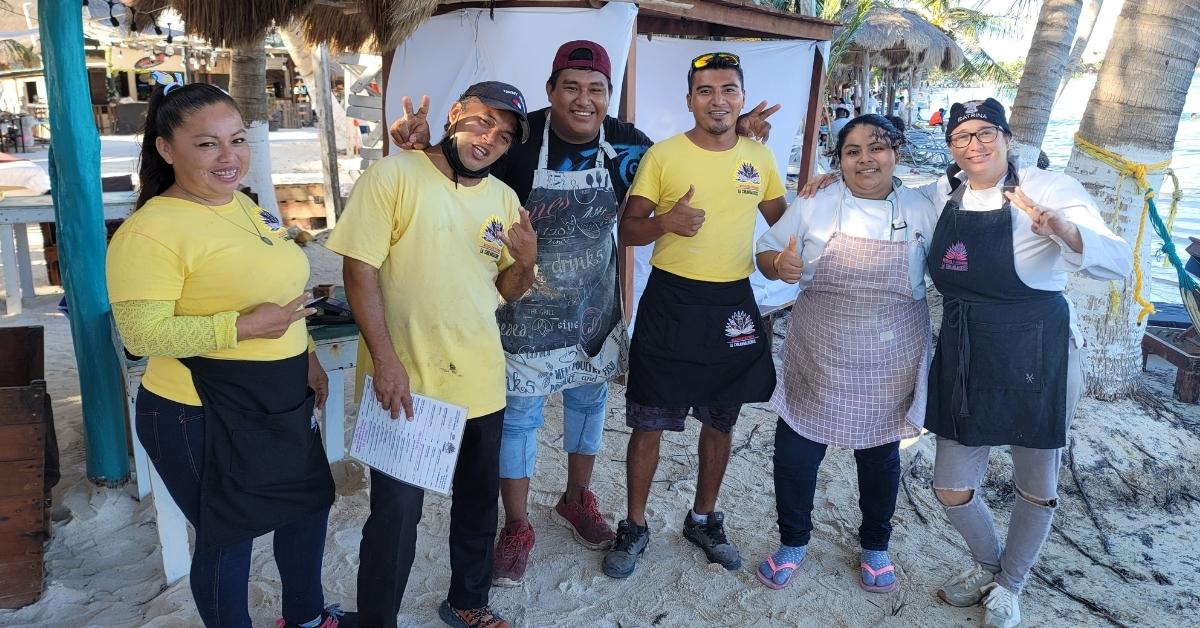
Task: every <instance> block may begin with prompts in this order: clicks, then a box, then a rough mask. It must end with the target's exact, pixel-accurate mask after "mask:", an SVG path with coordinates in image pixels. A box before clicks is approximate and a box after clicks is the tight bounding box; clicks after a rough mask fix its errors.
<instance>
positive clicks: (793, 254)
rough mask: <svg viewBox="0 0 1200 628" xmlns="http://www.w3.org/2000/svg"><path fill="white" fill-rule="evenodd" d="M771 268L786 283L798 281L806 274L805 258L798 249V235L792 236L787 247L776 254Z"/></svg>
mask: <svg viewBox="0 0 1200 628" xmlns="http://www.w3.org/2000/svg"><path fill="white" fill-rule="evenodd" d="M771 268H772V270H774V271H775V276H776V277H778V278H779V279H780V280H782V281H784V282H786V283H796V282H798V281H800V278H801V277H803V276H804V260H802V259H800V254H799V253H798V252H797V250H796V236H794V235H793V236H790V237H789V238H788V245H787V248H785V249H784V250H782V251H780V252H778V253H776V254H775V259H774V260H772V261H771Z"/></svg>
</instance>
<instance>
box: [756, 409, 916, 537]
mask: <svg viewBox="0 0 1200 628" xmlns="http://www.w3.org/2000/svg"><path fill="white" fill-rule="evenodd" d="M825 449H826V446H825V445H824V444H822V443H818V442H815V441H811V440H809V439H807V438H805V437H803V436H801V435H799V434H797V433H796V431H795V430H793V429H792V428H791V427H789V426H788V424H787V423H786V422H784V420H783V419H782V418H781V419H779V420H778V421H777V422H776V424H775V460H774V462H775V508H776V510H777V511H778V513H779V538H780V542H782V543H783V544H784V545H791V546H793V547H799V546H801V545H808V540H809V538H810V537H811V536H812V530H813V522H812V510H813V497H814V495H815V494H816V491H817V469H819V468H820V466H821V461H822V460H823V459H824V458H825ZM854 462H855V463H856V465H857V466H858V495H859V497H858V507H859V510H860V511H861V512H862V525H860V526H859V528H858V541H859V544H860V545H862V548H863V549H868V550H886V549H887V548H888V541H890V540H891V537H892V515H893V514H895V512H896V495H897V492H898V491H899V490H900V441H896V442H894V443H885V444H883V445H880V446H878V447H871V448H869V449H856V450H854Z"/></svg>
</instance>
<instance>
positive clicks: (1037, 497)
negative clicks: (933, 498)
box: [933, 344, 1084, 593]
mask: <svg viewBox="0 0 1200 628" xmlns="http://www.w3.org/2000/svg"><path fill="white" fill-rule="evenodd" d="M1083 363H1084V356H1083V352H1082V350H1078V349H1076V348H1075V346H1074V345H1073V344H1072V346H1071V348H1070V350H1069V351H1068V353H1067V427H1068V429H1069V428H1070V422H1071V417H1073V416H1075V408H1076V407H1077V406H1078V403H1079V398H1080V397H1081V396H1082V395H1083V384H1084V367H1083ZM991 449H992V448H991V447H987V446H981V447H970V446H967V445H963V444H962V443H959V442H958V441H955V440H953V439H949V438H942V437H940V436H939V437H938V439H937V454H936V459H935V461H934V465H933V488H934V490H948V491H968V490H969V491H972V495H971V499H970V501H968V502H967V503H965V504H961V505H958V506H943V507H944V508H945V510H946V516H947V517H949V519H950V523H951V524H953V525H954V528H955V529H956V530H958V533H959V534H961V535H962V537H963V540H965V541H966V542H967V547H968V548H970V550H971V555H972V556H973V557H974V558H975V562H977V563H979V564H980V566H982V567H983V568H984V569H986V570H987V571H990V572H992V573H994V574H996V582H997V583H999V584H1000V586H1003V587H1004V588H1006V589H1008V590H1010V591H1012V592H1014V593H1020V592H1021V589H1022V587H1024V586H1025V580H1026V578H1028V577H1029V571H1030V570H1031V569H1032V568H1033V565H1034V563H1036V562H1037V558H1038V554H1039V553H1040V552H1041V551H1042V545H1044V544H1045V543H1046V538H1047V537H1048V536H1049V535H1050V524H1051V522H1052V521H1053V518H1054V510H1055V508H1056V507H1057V506H1058V467H1059V461H1060V459H1061V457H1062V449H1061V448H1060V449H1032V448H1029V447H1018V446H1016V445H1011V446H1009V449H1010V454H1011V455H1012V462H1013V485H1014V486H1015V488H1016V491H1015V492H1016V494H1017V499H1016V504H1015V505H1014V506H1013V511H1012V517H1011V518H1010V519H1009V522H1008V536H1007V537H1006V538H1005V540H1004V543H1003V545H1002V544H1001V543H1000V538H999V536H997V534H996V526H995V523H994V522H993V521H992V513H991V511H990V510H989V509H988V507H987V503H986V502H985V501H984V500H983V498H982V497H980V495H979V487H980V485H981V484H982V483H983V476H984V473H985V472H987V467H988V456H989V454H990V453H991Z"/></svg>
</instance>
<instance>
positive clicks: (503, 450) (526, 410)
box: [500, 382, 608, 480]
mask: <svg viewBox="0 0 1200 628" xmlns="http://www.w3.org/2000/svg"><path fill="white" fill-rule="evenodd" d="M562 397H563V449H564V450H566V452H567V453H568V454H583V455H585V456H594V455H596V452H598V451H600V443H601V440H602V438H603V436H604V403H605V401H606V400H607V399H608V383H607V382H601V383H599V384H585V385H583V386H576V387H574V388H567V389H565V390H563V391H562ZM507 403H508V405H507V406H506V407H505V409H504V437H503V439H502V440H501V441H500V477H501V478H504V479H506V480H519V479H522V478H528V477H533V469H534V464H535V462H536V461H537V433H538V430H539V429H541V427H542V425H543V424H544V423H545V422H546V419H545V415H544V414H543V408H544V407H545V405H546V396H534V397H518V396H514V395H509V396H508V400H507Z"/></svg>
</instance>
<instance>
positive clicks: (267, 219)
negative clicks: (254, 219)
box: [258, 209, 292, 240]
mask: <svg viewBox="0 0 1200 628" xmlns="http://www.w3.org/2000/svg"><path fill="white" fill-rule="evenodd" d="M258 217H259V218H261V219H262V221H263V224H264V225H266V226H267V228H268V229H270V230H271V231H273V232H279V231H280V230H282V231H283V233H281V234H279V239H280V240H291V239H292V234H290V233H288V232H287V230H286V229H284V228H283V223H282V222H280V221H279V216H276V215H275V214H272V213H271V212H269V211H267V210H265V209H259V210H258Z"/></svg>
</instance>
